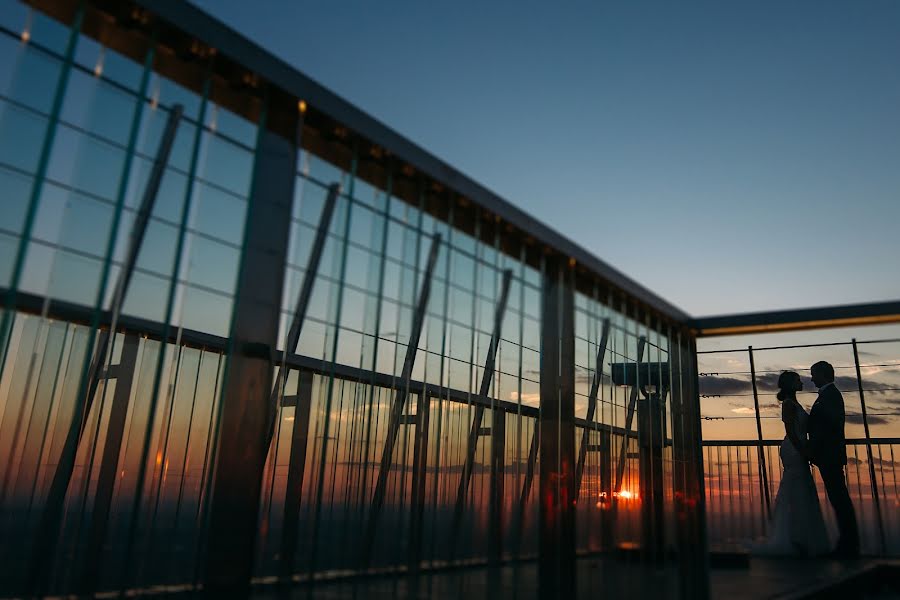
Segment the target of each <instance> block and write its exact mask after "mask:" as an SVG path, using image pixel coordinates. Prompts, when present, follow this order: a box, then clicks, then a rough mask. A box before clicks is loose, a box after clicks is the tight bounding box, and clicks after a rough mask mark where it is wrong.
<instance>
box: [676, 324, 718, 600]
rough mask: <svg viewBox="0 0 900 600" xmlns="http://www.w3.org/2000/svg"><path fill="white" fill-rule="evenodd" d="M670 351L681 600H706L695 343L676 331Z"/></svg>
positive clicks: (704, 501) (705, 556) (701, 451)
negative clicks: (695, 599) (690, 599)
mask: <svg viewBox="0 0 900 600" xmlns="http://www.w3.org/2000/svg"><path fill="white" fill-rule="evenodd" d="M673 338H674V339H672V338H670V339H671V341H670V343H669V347H670V348H672V347H674V348H675V352H676V353H677V354H676V355H675V356H674V357H673V355H672V352H671V351H670V352H669V360H670V363H671V370H672V373H673V377H672V470H673V478H672V479H673V481H674V487H675V490H674V491H675V495H674V496H675V497H674V500H675V533H676V540H677V544H678V547H677V552H676V557H677V559H676V560H677V561H678V572H679V586H680V592H681V593H680V597H681V598H698V599H703V598H708V597H709V571H708V569H709V555H708V553H707V544H708V540H707V533H706V529H707V523H706V492H705V490H704V468H703V448H702V446H701V441H702V440H701V438H702V436H701V425H700V397H699V393H698V390H699V385H698V374H697V358H696V352H697V348H696V342H695V340H694V339H693V338H692V337H690V336H689V335H688V334H687V333H682V332H676V333H675V334H674V336H673Z"/></svg>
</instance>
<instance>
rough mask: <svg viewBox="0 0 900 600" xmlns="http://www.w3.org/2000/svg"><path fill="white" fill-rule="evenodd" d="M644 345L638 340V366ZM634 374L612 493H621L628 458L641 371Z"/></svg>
mask: <svg viewBox="0 0 900 600" xmlns="http://www.w3.org/2000/svg"><path fill="white" fill-rule="evenodd" d="M646 345H647V338H645V337H644V336H641V337H640V338H638V347H637V359H635V364H637V365H640V364H641V361H642V360H644V346H646ZM636 373H637V377H638V380H637V381H636V382H635V384H634V385H633V386H631V397H630V398H629V399H628V410H627V412H626V413H625V431H624V433H623V434H622V448H621V450H620V452H619V460H618V463H617V465H616V488H615V490H614V492H620V491H622V477H624V475H625V459H626V458H627V457H628V434H629V433H630V432H631V424H632V423H633V422H634V411H635V408H636V406H637V395H638V391H640V388H641V382H640V376H641V375H640V373H641V370H640V369H637V370H636ZM641 491H643V490H641ZM615 506H616V503H615V502H613V509H614V510H615Z"/></svg>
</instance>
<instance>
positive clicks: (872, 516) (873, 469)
mask: <svg viewBox="0 0 900 600" xmlns="http://www.w3.org/2000/svg"><path fill="white" fill-rule="evenodd" d="M780 445H781V441H780V440H763V441H762V442H759V441H739V440H717V441H705V442H703V458H704V465H705V473H704V481H705V485H706V515H707V531H708V535H709V540H710V546H711V547H712V548H716V547H719V548H734V547H743V546H749V545H750V544H751V543H753V542H758V541H761V540H762V539H764V538H765V536H766V533H767V529H768V523H769V517H768V511H767V508H766V503H765V499H764V497H763V496H761V495H760V493H759V490H760V489H761V487H763V488H765V489H766V491H768V494H769V497H770V498H771V499H772V502H773V503H774V501H775V498H776V495H777V493H778V486H779V484H780V482H781V474H782V469H781V463H780V459H779V456H778V451H779V447H780ZM869 448H871V451H872V457H873V460H872V461H871V462H870V461H869V460H868V451H869ZM760 456H762V457H763V461H764V464H765V466H763V462H761V461H760V458H759V457H760ZM898 459H900V438H870V439H869V440H865V439H851V440H847V468H846V469H845V476H846V481H847V489H848V490H849V492H850V497H851V499H852V500H853V505H854V508H855V509H856V518H857V521H858V523H859V528H860V541H861V547H862V552H863V553H864V554H871V555H887V556H898V555H900V481H898V478H897V471H898ZM812 472H813V477H814V480H815V482H816V488H817V489H818V492H819V502H820V505H821V507H822V514H823V515H824V517H825V522H826V525H827V527H828V529H829V531H830V533H831V539H832V540H834V539H835V535H836V524H835V521H834V514H833V512H832V510H831V507H830V505H829V504H828V501H827V499H826V496H825V488H824V486H823V485H822V479H821V477H820V476H819V473H818V469H816V468H812ZM871 473H874V474H875V481H874V484H875V485H873V482H872V481H871V479H870V478H871Z"/></svg>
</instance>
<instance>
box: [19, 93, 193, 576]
mask: <svg viewBox="0 0 900 600" xmlns="http://www.w3.org/2000/svg"><path fill="white" fill-rule="evenodd" d="M183 112H184V107H182V106H181V105H180V104H176V105H174V106H173V107H172V110H171V111H170V112H169V116H168V118H167V120H166V127H165V129H164V130H163V135H162V138H161V139H160V142H159V147H158V148H157V150H156V157H155V160H154V162H153V168H152V170H151V171H150V177H149V179H148V180H147V186H146V187H145V188H144V195H143V197H142V198H141V205H140V207H139V208H138V213H137V216H136V217H135V221H134V225H133V226H132V230H131V236H130V239H129V243H128V249H127V251H126V255H125V261H124V263H123V265H122V270H121V272H120V275H119V280H118V281H117V283H116V287H115V291H114V295H113V302H114V304H113V307H112V312H113V321H112V323H111V325H112V326H115V320H116V316H117V315H118V314H119V313H120V312H121V309H122V303H123V302H124V301H125V296H126V293H127V291H128V286H129V284H130V283H131V277H132V275H133V273H134V268H135V265H136V263H137V257H138V254H139V252H140V249H141V245H142V244H143V240H144V235H145V234H146V231H147V223H148V221H149V219H150V215H151V214H152V213H153V206H154V204H155V203H156V197H157V195H158V194H159V188H160V185H161V184H162V178H163V175H164V174H165V170H166V165H167V164H168V162H169V155H170V154H171V152H172V146H173V144H174V142H175V134H176V132H177V130H178V125H179V123H180V122H181V116H182V113H183ZM112 335H114V332H110V331H103V332H101V333H100V335H99V338H100V339H99V343H98V345H97V348H96V349H95V350H94V353H93V356H92V358H91V363H90V366H89V368H88V371H87V373H86V375H84V376H85V377H86V380H82V385H81V386H80V390H83V392H84V395H83V396H81V397H79V398H76V404H75V410H74V411H73V414H72V420H71V422H70V423H69V430H68V432H67V433H66V439H65V442H64V443H63V447H62V450H61V452H60V456H59V460H58V462H57V465H56V470H55V471H54V473H53V479H52V480H51V483H50V489H49V491H48V492H47V500H46V502H45V504H44V510H43V513H42V514H41V521H40V524H39V526H38V535H37V537H36V540H37V541H36V543H35V545H34V553H33V556H32V560H31V563H30V565H31V566H30V568H31V574H30V576H29V582H28V586H29V589H30V590H32V591H33V592H34V593H35V594H40V586H42V585H44V583H45V581H46V579H47V573H46V569H48V568H49V567H50V565H51V563H52V562H53V561H52V559H51V555H52V554H53V553H54V551H55V546H56V542H57V539H58V534H59V526H60V523H61V519H62V512H63V507H64V504H65V500H66V492H67V491H68V489H69V483H70V481H71V480H72V472H73V470H74V468H75V457H76V454H77V453H78V445H79V443H80V442H81V437H82V434H83V433H84V427H85V425H86V424H87V421H88V418H89V416H90V414H91V407H92V406H93V401H94V396H95V395H96V393H97V387H98V384H99V380H100V378H101V375H102V374H103V370H104V363H105V361H106V359H107V353H108V350H109V342H110V338H111V337H112ZM126 401H127V400H126ZM116 459H117V460H118V456H116ZM104 493H105V492H104ZM91 543H94V542H93V541H92V542H91ZM99 543H100V544H101V545H102V540H101V541H100V542H99ZM85 577H86V579H85V580H84V582H85V583H86V582H88V580H89V579H90V578H91V577H92V576H91V575H90V574H85Z"/></svg>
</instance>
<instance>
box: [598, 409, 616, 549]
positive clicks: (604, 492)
mask: <svg viewBox="0 0 900 600" xmlns="http://www.w3.org/2000/svg"><path fill="white" fill-rule="evenodd" d="M611 437H612V436H611V431H610V428H609V426H608V425H605V426H602V427H601V428H600V448H599V453H600V494H601V495H600V546H601V548H603V550H606V551H608V550H610V549H611V548H612V545H613V525H614V523H613V513H612V510H611V509H612V499H613V495H612V493H613V487H612V444H611V441H612V440H611Z"/></svg>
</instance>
